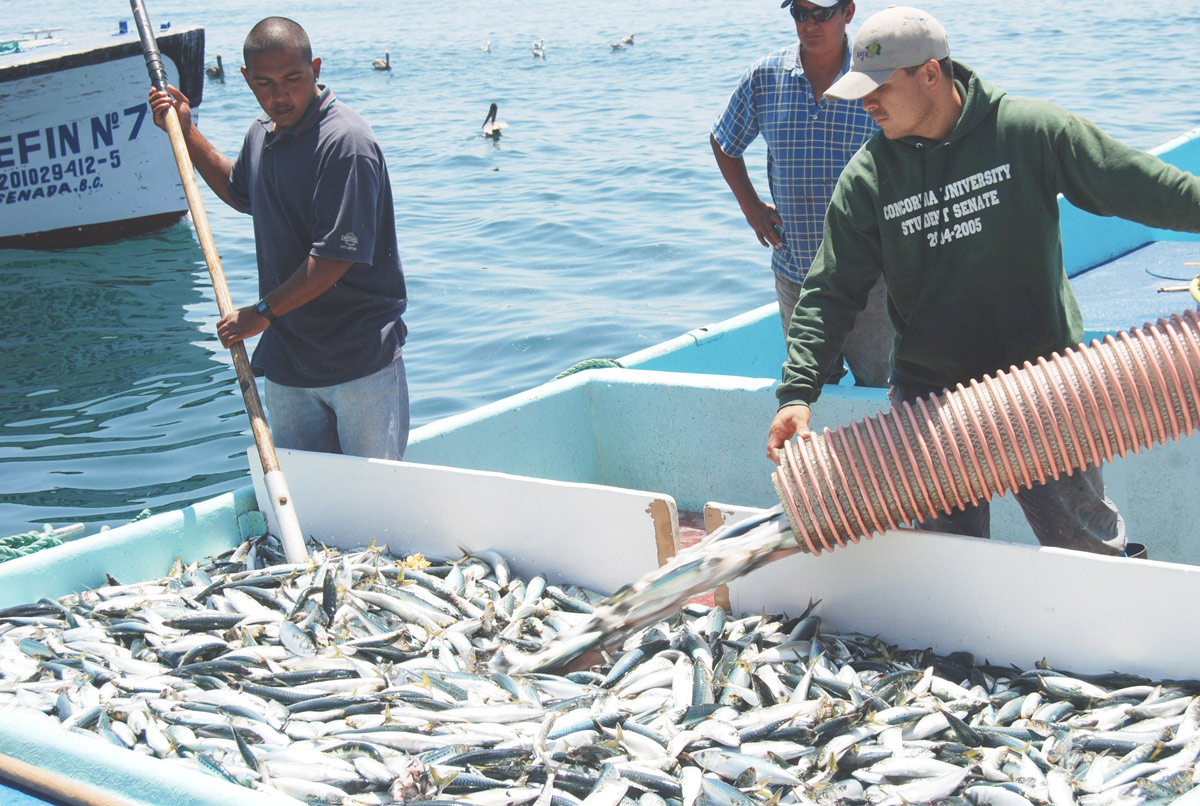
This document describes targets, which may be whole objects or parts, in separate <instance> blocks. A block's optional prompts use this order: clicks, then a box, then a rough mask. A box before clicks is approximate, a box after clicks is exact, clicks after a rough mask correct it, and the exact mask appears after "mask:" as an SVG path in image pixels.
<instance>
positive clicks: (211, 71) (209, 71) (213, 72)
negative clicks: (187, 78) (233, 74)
mask: <svg viewBox="0 0 1200 806" xmlns="http://www.w3.org/2000/svg"><path fill="white" fill-rule="evenodd" d="M204 75H206V76H208V77H209V78H225V66H224V65H223V64H221V54H220V53H218V54H217V63H216V64H215V65H214V66H212V67H206V68H204Z"/></svg>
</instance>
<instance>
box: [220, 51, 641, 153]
mask: <svg viewBox="0 0 1200 806" xmlns="http://www.w3.org/2000/svg"><path fill="white" fill-rule="evenodd" d="M608 46H609V47H610V48H612V49H613V50H614V51H617V50H624V49H625V48H626V47H632V46H633V34H630V35H629V36H626V37H624V38H622V39H621V40H620V41H618V42H609V43H608ZM479 49H480V50H481V51H483V52H484V53H491V52H492V43H491V41H490V40H489V41H488V42H486V43H484V44H482V45H480V46H479ZM530 52H531V53H533V57H534V58H535V59H544V58H546V40H544V39H536V40H534V42H533V45H532V46H531V47H530ZM371 67H372V68H373V69H375V70H391V69H392V53H391V51H387V50H385V51H384V52H383V58H382V59H375V60H373V61H372V62H371ZM204 73H205V75H207V76H208V77H209V78H214V79H221V80H224V78H225V66H224V65H223V64H221V55H220V54H217V63H216V64H215V65H212V66H210V67H207V68H205V70H204ZM496 113H497V106H496V104H492V105H491V106H490V107H489V108H488V113H487V117H486V118H484V119H483V126H482V127H481V128H482V129H483V136H484V137H490V138H492V139H493V140H495V139H498V138H499V137H500V133H501V132H502V131H503V130H504V129H507V128H508V124H507V123H505V122H504V121H502V120H497V119H496Z"/></svg>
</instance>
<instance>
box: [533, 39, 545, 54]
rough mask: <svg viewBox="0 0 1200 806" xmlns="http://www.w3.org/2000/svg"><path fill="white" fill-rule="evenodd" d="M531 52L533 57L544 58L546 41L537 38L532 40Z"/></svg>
mask: <svg viewBox="0 0 1200 806" xmlns="http://www.w3.org/2000/svg"><path fill="white" fill-rule="evenodd" d="M531 52H532V53H533V55H534V58H537V59H544V58H546V41H545V40H544V39H538V40H536V41H534V43H533V48H532V49H531Z"/></svg>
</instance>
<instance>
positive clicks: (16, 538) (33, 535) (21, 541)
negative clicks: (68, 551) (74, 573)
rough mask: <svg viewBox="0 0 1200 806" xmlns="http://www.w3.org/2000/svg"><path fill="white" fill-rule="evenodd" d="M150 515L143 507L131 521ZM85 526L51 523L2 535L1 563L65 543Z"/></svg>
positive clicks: (0, 547)
mask: <svg viewBox="0 0 1200 806" xmlns="http://www.w3.org/2000/svg"><path fill="white" fill-rule="evenodd" d="M149 517H150V510H148V509H143V510H142V511H141V512H139V513H138V514H136V515H134V516H133V519H132V520H130V521H129V522H130V523H137V522H138V521H140V520H145V519H146V518H149ZM83 531H84V528H83V524H82V523H77V524H75V525H74V526H64V527H63V528H61V529H58V530H55V529H54V528H53V527H51V526H50V524H48V523H47V524H46V525H45V526H43V527H42V531H40V532H21V534H17V535H9V536H8V537H0V563H2V562H6V561H8V560H15V559H16V558H18V557H26V556H28V555H30V554H34V553H36V552H39V551H41V550H42V549H50V548H54V547H55V546H61V545H62V544H63V538H64V537H68V538H69V537H74V536H77V535H80V534H83ZM100 531H102V532H105V531H108V527H107V526H102V527H101V528H100Z"/></svg>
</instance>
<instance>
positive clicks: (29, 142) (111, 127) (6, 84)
mask: <svg viewBox="0 0 1200 806" xmlns="http://www.w3.org/2000/svg"><path fill="white" fill-rule="evenodd" d="M157 39H158V42H159V45H160V47H161V49H162V52H163V54H164V55H165V56H167V58H166V59H165V65H166V70H167V72H168V75H169V76H170V81H171V83H173V84H175V85H176V86H179V87H180V88H181V89H182V90H183V92H184V93H185V94H187V96H188V98H189V99H190V101H191V104H192V106H193V107H197V106H199V104H200V102H201V95H202V89H203V79H204V29H203V28H202V27H199V26H194V27H175V28H172V27H171V26H170V24H169V23H167V24H166V25H164V26H163V30H161V31H160V32H159V33H158V37H157ZM146 94H147V93H146V71H145V62H144V60H143V58H142V53H141V46H140V42H139V40H138V36H137V33H136V32H130V31H128V30H124V31H119V32H118V33H116V34H112V35H107V34H89V35H75V34H73V33H70V32H66V31H63V30H62V29H59V28H48V29H42V30H38V31H29V32H24V33H23V34H21V35H19V36H16V37H11V38H2V37H0V247H20V248H34V249H44V248H62V247H73V246H85V245H89V244H95V243H102V242H105V241H111V240H115V239H118V238H123V237H128V236H131V235H137V234H140V233H144V232H149V231H152V230H155V229H161V228H162V227H165V226H168V225H170V224H172V223H174V222H176V221H178V220H179V219H180V218H181V217H182V216H183V215H184V214H185V213H186V212H187V203H186V202H185V200H184V196H183V188H182V186H181V184H180V182H179V175H178V173H177V171H176V169H175V163H174V158H173V157H172V155H171V148H170V144H169V143H167V142H166V140H165V139H164V138H162V137H159V136H155V134H156V133H155V130H154V124H153V121H152V119H151V116H150V106H149V103H148V102H147V98H146Z"/></svg>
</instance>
